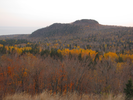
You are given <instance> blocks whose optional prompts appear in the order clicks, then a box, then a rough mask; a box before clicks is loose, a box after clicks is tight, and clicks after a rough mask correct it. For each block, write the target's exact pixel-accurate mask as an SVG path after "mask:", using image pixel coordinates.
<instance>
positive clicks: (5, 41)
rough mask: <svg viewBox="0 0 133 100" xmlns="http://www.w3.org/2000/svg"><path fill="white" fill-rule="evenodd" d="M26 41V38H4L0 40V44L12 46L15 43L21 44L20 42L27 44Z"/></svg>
mask: <svg viewBox="0 0 133 100" xmlns="http://www.w3.org/2000/svg"><path fill="white" fill-rule="evenodd" d="M28 42H29V41H28V40H26V39H5V40H0V44H2V45H9V46H14V45H15V44H22V43H25V44H27V43H28ZM29 43H30V42H29Z"/></svg>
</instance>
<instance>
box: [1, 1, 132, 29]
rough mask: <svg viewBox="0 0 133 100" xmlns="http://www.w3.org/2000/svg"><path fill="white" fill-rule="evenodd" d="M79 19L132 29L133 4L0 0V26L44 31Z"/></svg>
mask: <svg viewBox="0 0 133 100" xmlns="http://www.w3.org/2000/svg"><path fill="white" fill-rule="evenodd" d="M79 19H95V20H97V21H98V22H99V23H100V24H104V25H122V26H133V0H0V26H23V27H45V26H49V25H50V24H52V23H56V22H58V23H70V22H73V21H75V20H79Z"/></svg>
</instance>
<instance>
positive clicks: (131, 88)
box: [124, 79, 133, 100]
mask: <svg viewBox="0 0 133 100" xmlns="http://www.w3.org/2000/svg"><path fill="white" fill-rule="evenodd" d="M124 93H125V94H126V100H130V99H131V98H132V97H133V85H132V80H131V79H130V80H128V83H127V84H126V88H125V89H124Z"/></svg>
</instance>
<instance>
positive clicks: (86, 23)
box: [30, 19, 99, 37]
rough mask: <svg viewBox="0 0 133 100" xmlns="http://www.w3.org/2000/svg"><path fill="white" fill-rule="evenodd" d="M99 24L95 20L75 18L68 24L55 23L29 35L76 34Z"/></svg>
mask: <svg viewBox="0 0 133 100" xmlns="http://www.w3.org/2000/svg"><path fill="white" fill-rule="evenodd" d="M97 26H99V23H98V22H97V21H95V20H87V19H83V20H77V21H75V22H73V23H69V24H61V23H55V24H52V25H50V26H48V27H45V28H41V29H38V30H36V31H34V32H33V33H32V34H31V35H30V37H51V36H64V35H78V34H81V33H84V32H85V30H86V29H90V27H91V28H92V27H93V28H94V27H97Z"/></svg>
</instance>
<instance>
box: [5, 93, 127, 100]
mask: <svg viewBox="0 0 133 100" xmlns="http://www.w3.org/2000/svg"><path fill="white" fill-rule="evenodd" d="M3 100H125V96H124V95H123V94H118V95H116V96H113V95H112V94H106V95H105V94H103V95H93V94H88V95H87V94H83V95H78V94H77V93H75V92H74V93H67V94H65V95H59V94H50V93H48V92H46V91H45V92H43V93H41V94H39V95H34V96H31V95H29V94H26V93H16V94H14V95H7V96H6V97H4V98H3Z"/></svg>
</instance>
